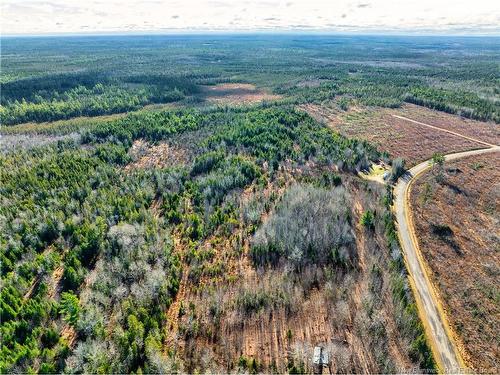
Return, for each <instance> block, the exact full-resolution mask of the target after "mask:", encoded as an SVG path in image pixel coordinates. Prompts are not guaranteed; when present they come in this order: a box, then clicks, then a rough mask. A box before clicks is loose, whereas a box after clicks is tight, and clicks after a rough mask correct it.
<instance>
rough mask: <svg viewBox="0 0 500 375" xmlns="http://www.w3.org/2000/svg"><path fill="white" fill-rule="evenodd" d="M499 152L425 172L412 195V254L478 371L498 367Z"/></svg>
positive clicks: (499, 273)
mask: <svg viewBox="0 0 500 375" xmlns="http://www.w3.org/2000/svg"><path fill="white" fill-rule="evenodd" d="M499 165H500V155H499V153H494V154H488V155H481V156H474V157H468V158H465V159H461V160H458V161H453V162H449V163H446V164H445V167H444V171H443V176H444V179H443V180H442V182H437V180H436V175H437V174H438V171H434V172H428V173H426V174H425V175H423V176H422V177H421V178H419V179H418V180H417V182H416V183H415V185H414V186H413V188H412V190H411V206H412V211H413V212H414V224H415V229H416V233H417V237H418V242H419V247H420V249H421V251H422V253H423V255H424V258H425V260H426V261H427V264H428V267H429V268H430V270H431V277H432V278H433V282H434V285H436V287H437V288H438V290H439V293H440V296H441V298H442V300H443V302H444V306H445V309H446V310H447V313H448V314H447V315H448V319H449V321H450V323H451V324H452V327H453V329H454V331H455V332H456V333H457V335H458V339H459V342H460V349H461V351H462V355H463V357H464V358H465V359H466V360H467V361H468V362H469V365H470V366H472V367H473V368H474V369H475V370H477V371H486V372H495V371H496V370H498V366H499V363H500V347H499V342H498V327H499V324H500V305H499V304H500V294H499V292H498V285H500V257H499V256H498V252H499V250H500V236H499V233H500V225H499V217H498V213H499V212H500V203H499V202H500V186H499V184H498V182H499V181H500V170H499V168H498V166H499Z"/></svg>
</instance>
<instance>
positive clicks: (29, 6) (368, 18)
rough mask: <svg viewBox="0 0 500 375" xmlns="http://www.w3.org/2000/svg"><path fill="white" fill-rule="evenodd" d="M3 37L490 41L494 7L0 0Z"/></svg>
mask: <svg viewBox="0 0 500 375" xmlns="http://www.w3.org/2000/svg"><path fill="white" fill-rule="evenodd" d="M0 10H1V24H2V30H1V31H2V34H46V33H82V32H94V33H98V32H121V31H135V32H149V31H173V32H175V31H177V32H179V31H197V30H199V31H221V30H224V31H251V30H293V29H308V30H320V31H347V32H350V31H361V32H363V31H365V32H372V31H396V32H414V31H416V32H446V33H460V32H466V33H494V34H498V33H499V30H500V27H499V25H500V7H499V6H498V5H497V4H496V2H495V1H492V0H475V1H474V2H471V1H463V0H418V1H415V0H412V1H405V0H361V1H349V0H290V1H279V0H274V1H273V0H268V1H264V0H262V1H250V0H140V1H132V0H110V1H105V0H89V1H84V0H50V1H40V0H3V1H2V4H1V5H0Z"/></svg>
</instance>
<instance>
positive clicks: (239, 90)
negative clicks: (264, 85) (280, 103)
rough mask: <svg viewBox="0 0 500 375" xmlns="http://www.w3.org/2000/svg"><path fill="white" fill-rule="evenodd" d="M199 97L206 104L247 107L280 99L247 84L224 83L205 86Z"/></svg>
mask: <svg viewBox="0 0 500 375" xmlns="http://www.w3.org/2000/svg"><path fill="white" fill-rule="evenodd" d="M201 96H202V97H203V98H204V99H205V100H206V101H207V102H209V103H212V104H218V105H248V104H253V103H258V102H261V101H265V100H268V101H271V100H278V99H280V98H281V97H280V96H279V95H273V94H269V93H267V92H266V91H264V90H262V89H258V88H256V87H255V86H254V85H252V84H249V83H224V84H220V85H215V86H205V87H203V89H202V94H201Z"/></svg>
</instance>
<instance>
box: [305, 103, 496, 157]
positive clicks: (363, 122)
mask: <svg viewBox="0 0 500 375" xmlns="http://www.w3.org/2000/svg"><path fill="white" fill-rule="evenodd" d="M301 108H302V109H303V110H305V111H307V112H308V113H309V114H311V115H312V116H313V117H314V118H316V119H317V120H319V121H323V122H325V123H326V124H328V125H329V126H330V127H331V128H332V129H334V130H336V131H338V132H339V133H341V134H343V135H345V136H347V137H350V138H358V139H365V140H367V141H369V142H371V143H373V144H375V145H376V146H377V147H378V149H379V150H381V151H386V152H388V153H389V155H390V156H391V157H392V158H396V157H401V158H403V159H405V160H406V165H407V166H408V167H411V166H413V165H416V164H418V163H419V162H421V161H424V160H427V159H429V158H430V157H431V156H432V154H433V153H435V152H440V153H444V154H446V153H450V152H459V151H464V150H469V149H476V148H484V147H486V146H485V145H484V144H481V143H478V142H474V141H472V140H469V139H465V138H462V137H460V136H457V135H454V134H450V133H446V132H441V131H439V130H437V129H433V128H430V127H428V126H425V125H420V124H416V123H413V122H410V121H407V120H404V119H400V118H397V117H394V116H393V115H399V116H403V117H407V118H409V119H412V120H415V121H419V122H423V123H426V124H428V125H432V126H436V127H439V128H443V129H445V130H448V131H453V132H456V133H460V134H463V135H464V136H470V137H474V138H476V139H478V140H480V141H483V142H491V143H495V142H498V140H499V131H498V126H495V125H494V124H490V123H483V122H478V121H470V120H464V119H462V118H460V117H458V116H452V115H448V114H443V113H442V112H437V111H433V110H430V109H426V108H423V107H418V106H415V105H405V106H403V108H401V109H385V108H359V107H353V108H350V109H349V110H348V111H342V110H340V109H337V108H336V107H335V105H333V104H332V105H324V106H318V105H314V104H306V105H303V106H301ZM426 121H428V122H426Z"/></svg>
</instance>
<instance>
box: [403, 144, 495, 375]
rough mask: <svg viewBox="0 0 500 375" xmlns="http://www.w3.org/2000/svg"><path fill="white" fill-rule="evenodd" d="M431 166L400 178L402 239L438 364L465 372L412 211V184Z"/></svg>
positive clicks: (451, 156)
mask: <svg viewBox="0 0 500 375" xmlns="http://www.w3.org/2000/svg"><path fill="white" fill-rule="evenodd" d="M490 152H500V147H499V146H493V147H491V148H487V149H481V150H473V151H464V152H459V153H456V154H449V155H446V156H445V158H446V160H447V161H448V160H454V159H459V158H463V157H466V156H470V155H478V154H484V153H490ZM429 168H430V165H429V161H425V162H423V163H420V164H418V165H416V166H415V167H413V168H411V169H410V170H409V171H408V173H407V174H406V175H405V176H403V177H401V178H400V179H399V181H398V183H397V184H396V187H395V188H394V194H395V197H394V211H395V214H396V220H397V224H398V235H399V239H400V241H401V246H402V247H403V254H404V257H405V262H406V265H407V268H408V271H409V273H410V282H411V283H412V287H413V289H414V291H415V297H416V300H417V304H418V308H419V313H420V315H421V319H422V321H423V323H424V325H425V328H426V333H427V335H428V337H429V339H430V341H431V346H432V351H433V353H434V356H435V358H436V361H437V363H438V366H439V367H440V370H441V371H443V372H446V373H460V372H464V363H463V361H462V359H461V358H460V354H459V353H458V351H457V348H456V346H455V345H454V343H453V338H452V337H451V334H450V329H449V325H448V324H447V322H446V318H445V315H444V312H443V309H442V306H441V304H440V302H439V300H438V298H437V296H436V292H435V290H434V289H433V286H432V284H431V282H430V280H429V277H428V275H427V272H426V267H425V263H424V261H423V258H422V254H421V253H420V251H419V249H418V245H417V241H416V237H415V233H414V231H413V225H412V221H411V220H412V219H411V215H410V212H409V204H408V202H409V197H408V195H409V194H408V192H409V188H410V186H411V184H412V183H413V181H414V180H415V179H416V178H417V177H418V175H420V174H422V173H423V172H425V171H426V170H428V169H429Z"/></svg>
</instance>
